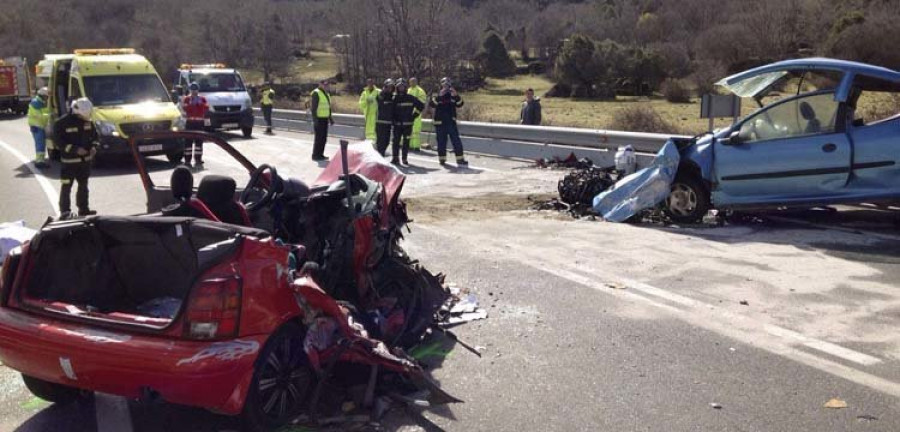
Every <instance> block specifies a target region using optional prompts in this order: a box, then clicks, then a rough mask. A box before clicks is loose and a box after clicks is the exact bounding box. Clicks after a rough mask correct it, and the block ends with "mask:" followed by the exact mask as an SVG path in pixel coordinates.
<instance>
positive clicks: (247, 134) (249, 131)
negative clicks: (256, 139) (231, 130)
mask: <svg viewBox="0 0 900 432" xmlns="http://www.w3.org/2000/svg"><path fill="white" fill-rule="evenodd" d="M241 133H242V134H243V135H244V138H251V137H253V128H252V127H242V128H241Z"/></svg>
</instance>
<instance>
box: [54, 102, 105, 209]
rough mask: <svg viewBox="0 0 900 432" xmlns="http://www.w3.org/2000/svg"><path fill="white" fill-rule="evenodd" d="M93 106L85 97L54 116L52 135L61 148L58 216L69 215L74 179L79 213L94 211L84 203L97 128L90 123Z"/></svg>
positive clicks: (95, 150) (86, 199) (86, 196)
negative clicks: (69, 108)
mask: <svg viewBox="0 0 900 432" xmlns="http://www.w3.org/2000/svg"><path fill="white" fill-rule="evenodd" d="M93 109H94V107H93V105H92V104H91V101H90V100H89V99H88V98H81V99H77V100H76V101H74V102H72V109H71V110H70V112H69V113H68V114H66V115H64V116H62V117H61V118H60V119H59V120H57V122H56V125H54V130H53V135H54V137H56V140H57V143H58V146H59V149H60V151H61V157H60V162H62V170H61V171H60V175H59V179H60V183H62V185H61V187H60V188H59V214H60V216H59V218H60V220H65V219H70V218H71V217H72V202H71V195H72V183H74V182H76V181H77V182H78V192H77V193H76V194H75V203H76V205H77V206H78V215H79V216H82V217H84V216H90V215H95V214H97V212H95V211H93V210H91V208H90V206H88V178H89V177H90V176H91V160H92V159H93V158H94V155H95V154H97V140H98V137H97V131H96V130H95V129H94V127H93V124H92V123H91V112H92V111H93Z"/></svg>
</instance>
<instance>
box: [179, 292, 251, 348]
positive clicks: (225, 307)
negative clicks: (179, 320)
mask: <svg viewBox="0 0 900 432" xmlns="http://www.w3.org/2000/svg"><path fill="white" fill-rule="evenodd" d="M240 317H241V280H240V279H239V278H237V277H229V278H216V279H207V280H204V281H203V282H201V283H200V284H199V285H197V286H196V287H194V290H193V291H192V292H191V297H190V300H189V301H188V307H187V311H186V313H185V321H184V333H185V336H187V337H188V338H191V339H224V338H229V337H234V336H236V335H237V332H238V321H239V320H240Z"/></svg>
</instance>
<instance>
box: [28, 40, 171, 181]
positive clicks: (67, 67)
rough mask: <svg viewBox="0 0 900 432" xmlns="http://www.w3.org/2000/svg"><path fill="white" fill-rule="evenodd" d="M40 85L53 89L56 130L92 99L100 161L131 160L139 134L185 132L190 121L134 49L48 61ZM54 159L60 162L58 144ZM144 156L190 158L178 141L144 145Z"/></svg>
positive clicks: (42, 66)
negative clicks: (73, 108)
mask: <svg viewBox="0 0 900 432" xmlns="http://www.w3.org/2000/svg"><path fill="white" fill-rule="evenodd" d="M37 76H38V81H39V82H41V83H44V82H46V85H47V87H48V88H49V89H50V99H49V103H50V121H51V124H52V123H53V122H55V121H56V120H57V119H58V118H60V117H62V116H63V115H65V114H66V112H67V111H68V105H69V103H70V102H71V101H73V100H75V99H78V98H80V97H87V98H88V99H90V100H91V102H92V103H93V104H94V111H93V114H92V120H93V121H94V123H95V125H96V127H97V132H98V134H99V135H100V147H99V153H98V157H105V156H125V157H128V156H130V155H131V150H130V148H129V147H128V139H129V138H130V137H131V136H133V135H136V134H139V133H147V132H158V131H172V130H181V129H183V128H184V118H183V117H182V115H181V112H180V111H179V110H178V108H177V107H176V106H175V105H174V104H173V103H172V100H171V98H170V95H169V93H168V92H167V91H166V88H165V86H164V85H163V83H162V80H161V79H160V78H159V75H158V74H157V73H156V69H154V67H153V65H152V64H151V63H150V62H149V61H148V60H147V59H146V58H144V57H143V56H141V55H138V54H135V51H134V50H133V49H129V48H124V49H89V50H75V52H74V54H71V55H69V54H50V55H46V56H45V57H44V59H43V60H42V61H40V62H39V63H38V67H37ZM50 138H51V142H50V143H49V144H48V148H49V154H50V158H51V159H58V158H59V151H58V149H57V148H56V146H55V143H53V142H52V138H53V137H52V136H51V137H50ZM139 150H140V151H141V154H143V155H146V156H151V155H166V157H167V158H168V159H169V160H170V161H172V162H173V163H174V162H177V161H180V160H181V159H182V157H183V154H184V143H182V142H180V141H177V140H175V139H171V138H170V139H159V140H152V141H143V142H141V143H140V145H139Z"/></svg>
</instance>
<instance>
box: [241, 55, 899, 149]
mask: <svg viewBox="0 0 900 432" xmlns="http://www.w3.org/2000/svg"><path fill="white" fill-rule="evenodd" d="M338 67H339V60H338V58H337V57H336V56H335V55H334V54H333V53H330V52H320V51H313V52H312V53H311V58H310V59H304V60H300V61H297V62H296V63H295V64H294V65H292V66H291V69H290V73H289V77H288V78H287V79H286V80H285V81H286V82H299V83H307V82H313V81H315V80H316V79H318V78H321V77H328V76H334V75H335V74H336V73H337V70H338ZM242 73H243V74H244V76H245V78H247V80H248V81H249V82H259V81H260V80H261V74H259V73H258V72H253V71H242ZM552 86H553V82H551V81H550V80H549V79H547V78H546V77H544V76H536V75H519V76H516V77H513V78H509V79H494V78H489V79H488V80H487V84H486V86H485V87H484V88H482V89H479V90H478V91H475V92H468V93H463V94H462V97H463V100H464V101H465V103H466V106H465V107H464V109H463V110H462V112H461V113H460V117H461V118H462V119H463V120H474V121H485V122H497V123H518V121H519V110H520V108H521V105H522V101H523V100H524V92H525V89H527V88H533V89H534V91H535V94H536V95H538V96H540V95H543V94H544V93H546V92H547V91H548V90H550V88H551V87H552ZM431 90H432V89H426V91H431ZM338 91H339V94H338V95H336V96H334V97H333V98H332V104H333V106H334V109H335V112H342V113H358V112H359V108H358V100H359V96H358V95H351V94H346V93H345V92H344V91H343V87H342V86H340V85H339V86H338ZM888 102H890V99H885V98H873V99H871V100H866V99H864V100H862V101H860V112H865V111H866V110H867V109H868V110H871V109H872V108H871V107H872V106H874V105H876V104H877V105H878V106H881V105H884V104H885V103H888ZM304 103H305V101H298V102H288V103H285V104H283V105H282V107H284V108H302V107H303V104H304ZM896 103H897V102H896V101H895V102H894V104H896ZM541 105H542V109H543V119H544V122H543V124H544V125H547V126H572V127H581V128H590V129H612V130H617V129H619V128H617V126H616V124H615V122H614V117H615V115H616V113H617V112H618V111H621V110H623V109H626V108H629V107H642V108H643V107H647V108H651V109H653V110H654V111H655V112H656V113H657V114H658V115H659V116H660V117H661V118H662V119H663V120H664V121H666V122H667V123H669V124H671V125H672V127H673V130H671V131H669V132H671V133H678V134H685V135H694V134H697V133H700V132H703V131H705V130H707V128H708V127H709V121H708V120H705V119H701V118H700V103H699V100H697V99H695V100H693V101H692V102H691V103H681V104H676V103H671V102H668V101H666V100H665V99H664V98H662V97H661V96H657V97H650V98H648V97H622V96H620V97H618V98H617V99H616V100H615V101H591V100H573V99H562V98H542V99H541ZM757 108H758V106H757V105H756V103H755V102H753V101H752V100H751V99H745V100H743V101H742V113H743V115H747V114H749V113H751V112H753V111H755V110H756V109H757ZM730 122H731V119H720V120H717V121H716V123H715V127H722V126H726V125H728V124H729V123H730ZM635 132H642V131H635Z"/></svg>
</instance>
